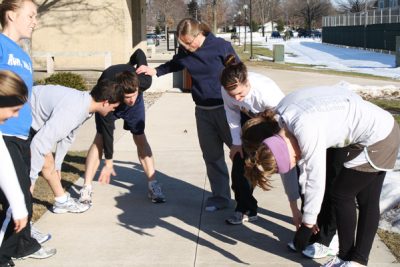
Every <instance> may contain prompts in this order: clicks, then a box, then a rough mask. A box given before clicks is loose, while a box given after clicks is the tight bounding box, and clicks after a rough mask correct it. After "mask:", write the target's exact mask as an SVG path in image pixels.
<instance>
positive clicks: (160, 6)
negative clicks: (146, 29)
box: [147, 0, 189, 32]
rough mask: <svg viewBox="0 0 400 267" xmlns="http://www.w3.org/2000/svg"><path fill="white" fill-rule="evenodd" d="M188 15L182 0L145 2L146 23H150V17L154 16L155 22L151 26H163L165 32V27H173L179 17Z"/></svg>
mask: <svg viewBox="0 0 400 267" xmlns="http://www.w3.org/2000/svg"><path fill="white" fill-rule="evenodd" d="M150 2H151V3H150ZM188 16H189V13H188V9H187V5H186V3H185V1H184V0H152V1H148V3H147V18H148V23H147V25H151V24H150V23H151V21H152V19H151V18H155V20H156V21H155V22H154V21H153V23H155V24H154V25H151V26H156V25H159V26H161V27H164V28H165V32H167V28H170V29H174V28H175V27H176V26H177V24H178V22H179V21H180V20H181V19H183V18H185V17H188ZM153 20H154V19H153Z"/></svg>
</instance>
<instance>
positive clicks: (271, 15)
mask: <svg viewBox="0 0 400 267" xmlns="http://www.w3.org/2000/svg"><path fill="white" fill-rule="evenodd" d="M280 14H281V10H280V5H279V0H253V20H254V21H256V22H257V23H258V24H261V27H262V34H263V36H264V24H265V23H266V22H268V21H271V22H272V23H274V21H276V19H277V17H278V16H280Z"/></svg>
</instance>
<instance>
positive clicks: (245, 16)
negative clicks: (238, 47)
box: [243, 4, 249, 52]
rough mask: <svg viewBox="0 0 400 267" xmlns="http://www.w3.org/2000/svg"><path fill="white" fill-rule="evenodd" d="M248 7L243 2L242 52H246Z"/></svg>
mask: <svg viewBox="0 0 400 267" xmlns="http://www.w3.org/2000/svg"><path fill="white" fill-rule="evenodd" d="M248 8H249V7H248V6H247V5H246V4H245V5H243V10H244V50H243V51H244V52H246V36H247V9H248Z"/></svg>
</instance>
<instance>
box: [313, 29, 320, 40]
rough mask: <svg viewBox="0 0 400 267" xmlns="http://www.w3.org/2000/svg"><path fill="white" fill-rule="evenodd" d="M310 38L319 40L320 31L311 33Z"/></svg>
mask: <svg viewBox="0 0 400 267" xmlns="http://www.w3.org/2000/svg"><path fill="white" fill-rule="evenodd" d="M311 37H315V38H321V37H322V33H321V32H320V31H318V30H314V31H311Z"/></svg>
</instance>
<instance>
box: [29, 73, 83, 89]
mask: <svg viewBox="0 0 400 267" xmlns="http://www.w3.org/2000/svg"><path fill="white" fill-rule="evenodd" d="M35 84H42V85H44V84H58V85H62V86H66V87H71V88H75V89H78V90H81V91H86V90H87V88H86V81H85V79H84V78H83V77H82V75H79V74H76V73H72V72H58V73H54V74H52V75H50V76H49V77H47V78H45V79H44V80H37V81H36V82H35Z"/></svg>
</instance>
